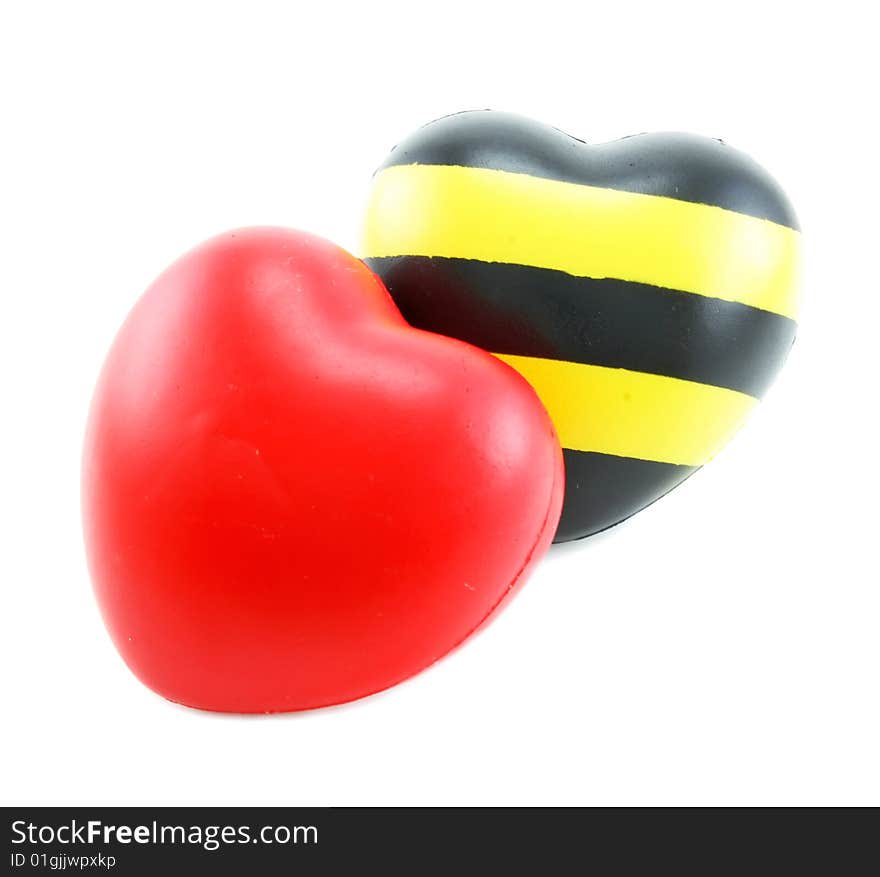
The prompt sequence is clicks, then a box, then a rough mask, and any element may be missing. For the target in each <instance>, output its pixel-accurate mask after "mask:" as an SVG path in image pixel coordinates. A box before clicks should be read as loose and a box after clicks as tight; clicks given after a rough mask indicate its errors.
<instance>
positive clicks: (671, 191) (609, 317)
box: [363, 111, 800, 541]
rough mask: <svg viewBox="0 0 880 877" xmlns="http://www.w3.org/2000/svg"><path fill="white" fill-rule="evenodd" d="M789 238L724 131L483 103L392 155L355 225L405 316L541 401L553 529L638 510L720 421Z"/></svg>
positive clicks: (786, 225) (700, 455)
mask: <svg viewBox="0 0 880 877" xmlns="http://www.w3.org/2000/svg"><path fill="white" fill-rule="evenodd" d="M799 249H800V234H799V232H798V230H797V221H796V219H795V216H794V213H793V211H792V208H791V206H790V205H789V203H788V201H787V199H786V197H785V195H784V194H783V192H782V191H781V189H780V188H779V186H778V185H777V184H776V182H775V181H774V180H773V179H772V178H771V177H770V176H769V174H767V172H766V171H764V170H763V169H762V168H761V167H759V166H758V165H757V164H755V163H754V162H753V161H752V160H751V159H750V158H748V157H747V156H746V155H744V154H743V153H740V152H738V151H736V150H734V149H732V148H731V147H729V146H727V145H725V144H723V143H721V142H720V141H717V140H711V139H707V138H702V137H697V136H693V135H688V134H642V135H638V136H635V137H627V138H624V139H623V140H619V141H616V142H613V143H606V144H601V145H597V146H590V145H587V144H585V143H583V142H582V141H580V140H576V139H574V138H572V137H569V136H568V135H566V134H563V133H562V132H560V131H557V130H556V129H554V128H549V127H546V126H544V125H541V124H538V123H536V122H533V121H530V120H528V119H524V118H521V117H518V116H513V115H508V114H506V113H498V112H490V111H480V112H469V113H460V114H458V115H454V116H448V117H446V118H444V119H440V120H438V121H436V122H433V123H431V124H429V125H427V126H425V127H424V128H422V129H420V130H419V131H417V132H416V133H415V134H414V135H412V136H411V137H410V138H409V139H408V140H406V141H404V142H403V143H402V144H400V145H399V146H397V147H396V148H395V149H394V150H393V151H392V153H391V155H390V156H389V158H388V159H387V161H386V162H385V164H384V165H383V166H382V167H381V168H380V170H379V171H378V173H377V174H376V177H375V179H374V185H373V188H372V192H371V196H370V201H369V205H368V209H367V215H366V222H365V229H364V241H363V255H364V257H365V259H366V262H367V264H368V265H369V266H370V267H371V268H372V269H373V270H374V271H375V272H376V273H377V274H378V275H379V276H380V277H381V278H382V280H383V281H384V282H385V284H386V285H387V287H388V289H389V291H390V292H391V295H392V296H393V297H394V299H395V301H396V302H397V304H398V306H399V307H400V309H401V311H402V312H403V314H404V316H405V317H406V318H407V319H408V320H409V322H410V323H412V324H413V325H415V326H418V327H420V328H424V329H429V330H431V331H434V332H440V333H443V334H446V335H452V336H455V337H457V338H461V339H464V340H465V341H469V342H471V343H472V344H476V345H478V346H480V347H483V348H485V349H486V350H489V351H491V352H492V353H494V354H496V355H497V356H498V357H500V358H501V359H503V360H504V361H505V362H508V363H509V364H510V365H511V366H513V367H514V368H515V369H516V370H517V371H519V372H520V373H521V374H522V375H523V376H524V377H525V378H526V379H527V380H528V381H530V383H531V384H532V386H533V387H534V388H535V390H536V391H537V393H538V395H539V396H540V397H541V399H542V400H543V402H544V404H545V405H546V406H547V409H548V411H549V412H550V414H551V416H552V418H553V421H554V423H555V424H556V429H557V432H558V434H559V439H560V441H561V443H562V446H563V449H564V452H565V465H566V497H565V506H564V511H563V514H562V521H561V523H560V525H559V530H558V532H557V535H556V540H557V541H565V540H569V539H577V538H579V537H582V536H587V535H590V534H591V533H596V532H598V531H599V530H602V529H605V528H606V527H610V526H612V525H613V524H616V523H618V522H619V521H622V520H623V519H624V518H627V517H629V516H630V515H632V514H634V513H636V512H637V511H639V510H640V509H643V508H644V507H645V506H647V505H649V504H650V503H651V502H653V501H654V500H655V499H657V498H658V497H660V496H662V495H663V494H664V493H666V492H667V491H669V490H671V489H672V488H673V487H675V486H676V485H677V484H680V483H681V482H682V481H684V479H685V478H687V477H688V475H690V474H691V473H692V472H694V471H695V470H696V469H697V468H699V467H700V466H702V465H703V464H704V463H706V462H707V461H708V460H710V459H711V458H712V457H713V456H714V455H715V453H716V452H717V451H718V450H719V449H720V448H721V447H722V446H723V445H724V443H725V442H726V441H727V440H728V439H729V438H730V437H731V436H732V435H733V433H734V432H735V431H736V430H737V428H738V427H739V426H740V424H741V423H742V422H743V420H744V419H745V417H746V416H747V415H748V413H749V411H750V410H751V409H752V407H753V406H754V405H755V404H756V402H757V400H758V399H759V398H760V396H761V395H762V393H763V392H764V391H765V390H766V388H767V386H768V385H769V384H770V382H771V381H772V380H773V378H774V377H775V375H776V374H777V372H778V371H779V369H780V367H781V366H782V364H783V361H784V360H785V357H786V354H787V353H788V350H789V348H790V347H791V344H792V341H793V340H794V337H795V330H796V325H795V316H796V310H797V296H796V287H797V271H798V261H799V258H798V257H799Z"/></svg>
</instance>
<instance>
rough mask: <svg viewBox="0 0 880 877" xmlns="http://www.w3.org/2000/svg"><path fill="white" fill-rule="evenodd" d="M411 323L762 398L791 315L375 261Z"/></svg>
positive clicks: (791, 330)
mask: <svg viewBox="0 0 880 877" xmlns="http://www.w3.org/2000/svg"><path fill="white" fill-rule="evenodd" d="M366 261H367V264H368V265H369V266H370V268H371V269H372V270H373V271H375V272H376V273H377V274H378V275H379V276H380V277H381V278H382V280H383V281H384V283H385V285H386V286H387V287H388V290H389V291H390V293H391V295H392V297H393V298H394V300H395V302H397V305H398V307H399V308H400V310H401V312H402V313H403V315H404V317H405V318H406V319H407V321H408V322H409V323H410V324H411V325H413V326H416V327H418V328H420V329H429V330H430V331H432V332H438V333H440V334H441V335H451V336H453V337H455V338H461V339H462V340H463V341H468V342H470V343H471V344H474V345H476V346H477V347H482V348H483V349H484V350H490V351H492V352H493V353H508V354H517V355H519V356H538V357H542V358H544V359H560V360H566V361H568V362H580V363H586V364H590V365H602V366H608V367H611V368H627V369H631V370H633V371H641V372H650V373H652V374H658V375H666V376H668V377H674V378H682V379H684V380H688V381H697V382H699V383H701V384H712V385H713V386H716V387H727V388H729V389H731V390H739V391H740V392H743V393H748V394H749V395H752V396H760V395H761V394H762V393H763V392H764V390H765V389H766V388H767V386H768V385H769V384H770V382H771V381H772V380H773V378H774V377H775V376H776V374H777V372H778V371H779V369H780V368H781V367H782V364H783V362H784V361H785V357H786V355H787V353H788V351H789V349H790V347H791V343H792V341H793V340H794V336H795V331H796V328H797V326H796V324H795V322H794V321H793V320H790V319H788V318H787V317H782V316H779V315H778V314H772V313H770V312H769V311H762V310H759V309H758V308H752V307H749V306H748V305H743V304H737V303H735V302H728V301H722V300H721V299H716V298H707V297H706V296H702V295H693V294H691V293H688V292H678V291H676V290H672V289H664V288H662V287H658V286H648V285H645V284H641V283H630V282H627V281H624V280H611V279H601V280H595V279H592V278H589V277H572V276H571V275H570V274H565V273H563V272H561V271H552V270H549V269H546V268H530V267H526V266H524V265H507V264H503V263H500V262H477V261H471V260H467V259H442V258H429V257H427V256H395V257H391V258H384V259H367V260H366Z"/></svg>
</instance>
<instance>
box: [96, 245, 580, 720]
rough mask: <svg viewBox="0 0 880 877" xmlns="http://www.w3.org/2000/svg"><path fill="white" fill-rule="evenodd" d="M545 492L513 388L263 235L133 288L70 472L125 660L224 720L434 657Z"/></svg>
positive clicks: (336, 252)
mask: <svg viewBox="0 0 880 877" xmlns="http://www.w3.org/2000/svg"><path fill="white" fill-rule="evenodd" d="M562 489H563V475H562V457H561V452H560V449H559V444H558V441H557V439H556V436H555V434H554V431H553V426H552V423H551V422H550V420H549V418H548V417H547V414H546V412H545V410H544V408H543V406H542V405H541V403H540V402H539V400H538V399H537V397H536V396H535V394H534V392H533V390H532V388H531V387H530V386H529V385H528V384H527V383H526V382H525V381H524V380H523V379H522V378H521V377H520V376H519V375H518V374H517V373H516V372H515V371H514V370H513V369H511V368H509V367H508V366H507V365H505V364H504V363H502V362H500V361H499V360H497V359H496V358H494V357H491V356H489V355H488V354H486V353H485V352H483V351H481V350H478V349H476V348H474V347H471V346H470V345H468V344H465V343H462V342H460V341H457V340H454V339H451V338H445V337H441V336H439V335H432V334H429V333H427V332H423V331H419V330H416V329H413V328H412V327H410V326H409V325H407V324H406V322H405V321H404V320H403V319H402V317H401V316H400V314H399V312H398V311H397V309H396V308H395V306H394V304H393V303H392V301H391V299H390V298H389V296H388V294H387V292H386V290H385V289H384V288H383V286H382V284H381V283H380V282H379V281H378V280H377V278H376V277H375V276H374V275H373V274H372V273H371V272H370V271H369V270H368V269H367V268H366V267H365V266H364V264H363V263H362V262H360V261H359V260H357V259H355V258H354V257H353V256H351V255H349V254H348V253H346V252H344V251H343V250H341V249H339V248H338V247H336V246H334V245H333V244H330V243H328V242H326V241H323V240H321V239H319V238H315V237H312V236H309V235H306V234H302V233H298V232H292V231H287V230H282V229H250V230H244V231H238V232H232V233H229V234H224V235H221V236H219V237H217V238H215V239H213V240H210V241H208V242H207V243H205V244H203V245H201V246H200V247H198V248H196V249H195V250H193V251H192V252H190V253H189V254H187V255H185V256H184V257H183V258H181V259H180V260H179V261H177V262H176V263H175V264H174V265H172V266H171V267H170V268H169V269H168V270H167V271H166V272H165V273H164V274H163V275H162V276H161V277H160V278H159V279H158V280H157V281H156V282H155V283H154V284H153V286H152V287H151V288H150V289H149V290H148V291H147V292H146V293H145V294H144V296H143V297H142V298H141V299H140V300H139V302H138V303H137V305H136V306H135V308H134V309H133V311H132V312H131V314H130V315H129V317H128V319H127V321H126V322H125V324H124V326H123V327H122V329H121V330H120V332H119V335H118V336H117V338H116V340H115V342H114V344H113V347H112V349H111V351H110V353H109V355H108V357H107V360H106V363H105V365H104V368H103V371H102V373H101V377H100V380H99V383H98V386H97V389H96V392H95V396H94V400H93V403H92V409H91V413H90V419H89V426H88V431H87V438H86V443H85V452H84V466H83V509H84V524H85V536H86V546H87V551H88V557H89V563H90V568H91V572H92V577H93V581H94V586H95V590H96V593H97V597H98V601H99V604H100V607H101V610H102V613H103V616H104V619H105V621H106V624H107V626H108V628H109V630H110V633H111V635H112V638H113V640H114V642H115V644H116V646H117V648H118V649H119V651H120V653H121V654H122V656H123V658H124V659H125V661H126V662H127V664H128V665H129V667H130V668H131V669H132V670H133V671H134V673H135V674H136V675H137V676H138V677H139V678H140V679H141V680H142V681H143V682H144V683H146V684H147V685H148V686H149V687H150V688H152V689H154V690H155V691H157V692H158V693H159V694H161V695H163V696H164V697H166V698H169V699H170V700H173V701H177V702H180V703H183V704H187V705H189V706H194V707H200V708H203V709H209V710H222V711H234V712H272V711H286V710H299V709H307V708H311V707H320V706H324V705H329V704H335V703H341V702H343V701H349V700H352V699H355V698H359V697H363V696H365V695H368V694H370V693H372V692H376V691H379V690H380V689H384V688H387V687H388V686H391V685H393V684H395V683H397V682H400V681H401V680H403V679H405V678H407V677H408V676H411V675H412V674H414V673H416V672H418V671H419V670H422V669H423V668H425V667H427V666H428V665H429V664H431V663H432V662H434V661H436V660H437V659H438V658H440V657H441V656H443V655H444V654H446V653H447V652H448V651H449V650H450V649H452V648H453V647H455V646H456V645H457V644H459V643H460V642H461V641H462V640H464V639H465V638H466V637H467V636H468V635H469V634H470V633H472V632H473V631H474V630H475V629H476V628H477V627H478V626H480V625H481V624H482V623H483V621H485V619H486V618H487V617H488V616H489V615H490V614H491V613H492V612H493V611H494V610H495V609H496V608H497V607H498V606H499V604H500V603H501V602H502V601H503V600H504V599H505V598H506V597H507V596H508V595H509V594H510V593H511V591H512V590H513V589H514V588H515V586H516V585H517V584H518V583H520V582H521V581H522V580H523V579H524V577H525V576H526V575H527V573H528V571H529V569H530V568H531V566H532V565H533V564H534V563H535V562H536V561H537V559H538V558H540V557H541V555H542V554H543V553H544V551H545V550H546V548H547V546H548V544H549V542H550V540H551V538H552V535H553V532H554V530H555V528H556V524H557V520H558V516H559V511H560V506H561V501H562Z"/></svg>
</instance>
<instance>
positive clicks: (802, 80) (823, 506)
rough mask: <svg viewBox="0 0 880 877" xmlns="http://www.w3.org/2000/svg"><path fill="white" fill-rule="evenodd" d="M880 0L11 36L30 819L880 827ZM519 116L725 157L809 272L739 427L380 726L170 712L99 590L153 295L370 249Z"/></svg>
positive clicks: (18, 635) (10, 634)
mask: <svg viewBox="0 0 880 877" xmlns="http://www.w3.org/2000/svg"><path fill="white" fill-rule="evenodd" d="M869 10H870V4H867V3H847V2H837V3H834V4H811V3H803V2H801V3H793V4H781V3H779V4H774V3H770V2H761V3H748V2H739V3H737V4H723V5H721V6H718V5H717V4H711V3H703V2H700V3H675V2H663V3H653V2H652V3H635V2H633V3H625V4H619V3H613V2H606V3H601V4H592V3H585V2H580V3H572V2H568V3H555V2H548V0H542V2H541V3H539V4H517V3H511V2H505V3H496V2H491V3H490V2H483V3H477V2H469V3H466V4H465V3H453V2H444V3H439V4H437V3H435V4H420V3H413V2H409V3H399V4H397V3H382V2H370V3H356V4H350V5H345V6H344V5H341V4H333V3H330V2H325V3H318V4H311V3H298V2H289V3H278V4H265V3H259V2H241V3H236V4H226V3H218V2H211V3H205V4H196V3H186V2H174V3H168V4H165V3H159V2H155V0H154V2H151V3H142V4H134V3H118V2H113V3H105V4H98V3H89V2H76V3H57V4H50V3H40V2H25V0H22V2H11V3H5V4H4V5H3V12H2V19H0V89H2V112H0V120H2V125H3V129H4V133H3V135H2V139H0V152H2V160H0V224H2V225H0V232H2V234H0V295H2V311H0V332H2V339H0V341H2V343H0V358H2V362H0V375H2V381H3V385H2V409H0V411H2V415H0V416H2V431H0V442H2V456H0V460H2V465H3V472H2V482H0V502H2V522H0V523H2V529H0V534H2V550H0V584H2V600H3V610H2V626H3V629H2V649H3V660H2V672H3V676H4V681H3V691H2V703H3V709H4V718H3V720H2V726H0V734H2V736H3V738H4V742H3V746H2V751H3V759H4V762H5V764H4V765H3V769H2V780H0V787H2V799H3V803H6V804H26V803H33V804H64V803H72V804H89V803H105V804H386V803H401V804H458V803H477V804H543V803H546V804H566V803H581V804H586V803H659V804H663V803H670V804H674V803H707V804H715V803H860V802H861V803H868V802H873V803H878V802H880V744H878V741H880V708H878V670H880V636H878V627H880V624H878V623H880V596H878V575H877V544H876V543H877V537H876V525H877V514H876V508H877V505H876V503H877V500H876V494H877V490H878V478H877V475H878V466H877V454H878V447H877V445H878V429H877V414H876V411H877V378H878V369H877V341H876V332H877V325H878V318H880V308H878V293H880V281H878V267H877V260H878V244H877V236H878V231H880V226H878V205H880V188H878V167H880V159H878V153H877V144H878V137H877V135H878V133H880V132H878V130H877V122H876V117H877V98H876V86H877V83H878V69H877V61H876V58H877V49H876V30H875V25H873V24H871V23H870V22H869V15H870V14H871V13H870V11H869ZM482 107H492V108H496V109H504V110H510V111H514V112H519V113H522V114H525V115H529V116H533V117H535V118H537V119H540V120H542V121H545V122H548V123H550V124H553V125H555V126H557V127H560V128H562V129H563V130H566V131H568V132H570V133H572V134H574V135H577V136H580V137H583V138H586V139H588V140H592V141H602V140H607V139H612V138H616V137H619V136H622V135H626V134H630V133H636V132H640V131H650V130H663V129H667V130H668V129H678V130H688V131H694V132H697V133H701V134H705V135H710V136H714V137H722V138H724V139H725V140H727V141H728V142H729V143H731V144H733V145H735V146H737V147H739V148H741V149H744V150H745V151H747V152H749V153H751V154H752V155H753V156H754V157H755V158H757V159H758V160H759V161H760V162H761V163H762V164H764V165H765V166H766V167H767V168H768V169H769V170H770V171H771V172H772V173H773V174H775V175H776V176H777V178H778V179H779V180H780V182H781V183H782V184H783V186H784V187H785V188H786V189H787V191H788V192H789V195H790V196H791V198H792V200H793V202H794V204H795V206H796V208H797V209H798V212H799V214H800V218H801V220H802V224H803V227H804V230H805V241H806V250H807V275H806V290H805V292H806V303H805V308H804V311H803V317H802V323H801V333H800V338H799V341H798V343H797V345H796V346H795V350H794V352H793V354H792V356H791V357H790V360H789V363H788V366H787V368H786V371H785V373H784V374H783V376H782V378H781V379H780V380H779V381H778V383H777V384H776V386H775V387H774V389H773V391H772V392H771V393H770V394H769V397H768V398H767V399H766V402H765V404H763V405H762V406H761V407H760V408H759V410H758V412H757V414H756V415H755V416H754V417H753V418H752V420H751V422H750V423H749V424H748V426H747V427H746V429H745V431H744V432H743V433H742V434H741V435H740V436H738V437H737V438H736V439H735V441H734V442H733V443H732V444H731V445H730V447H729V448H728V449H727V450H725V451H724V452H723V453H722V454H721V455H720V456H719V457H718V458H717V459H716V460H715V461H714V462H713V463H712V464H711V465H710V466H709V467H708V468H706V469H705V470H703V471H702V472H700V473H699V474H698V475H696V476H695V477H694V478H692V479H691V480H690V481H689V482H688V483H687V484H685V485H684V486H682V487H681V488H680V489H679V490H677V491H675V492H674V493H673V494H671V495H670V496H669V497H667V498H666V499H664V500H663V501H661V502H659V503H657V504H656V505H655V506H653V507H652V508H650V509H648V510H647V511H645V512H643V513H642V514H640V515H638V516H637V517H636V518H634V519H633V520H631V521H630V522H629V523H626V524H624V525H622V526H620V527H618V528H616V529H614V530H612V531H610V532H608V533H606V534H603V535H601V536H599V537H596V538H593V539H590V540H588V541H586V542H582V543H579V544H574V545H569V546H565V547H557V548H555V549H553V550H552V551H551V552H550V554H549V555H548V557H547V559H546V560H545V562H544V563H543V565H542V566H541V567H540V568H539V569H538V571H537V572H536V573H535V575H534V576H533V578H532V580H531V581H530V582H529V583H528V585H527V586H526V587H525V589H524V590H523V591H522V593H521V595H520V596H519V597H518V599H516V600H515V601H514V602H513V604H512V605H511V606H510V608H509V609H508V610H507V611H506V612H505V613H503V614H502V615H501V617H500V618H499V619H497V621H496V622H495V624H493V625H491V626H490V627H489V628H488V629H487V630H486V631H485V632H484V633H483V634H481V635H480V636H478V637H477V638H476V639H474V640H473V641H471V642H470V643H469V644H467V646H466V647H465V648H462V649H461V650H459V651H458V652H457V653H455V654H454V655H453V656H452V657H450V658H448V659H447V660H445V661H442V662H441V663H440V664H439V665H438V666H436V667H434V668H433V669H431V670H429V671H428V672H426V673H424V674H422V675H421V676H419V677H417V678H416V679H414V680H412V681H411V682H409V683H406V684H404V685H402V686H399V687H398V688H396V689H394V690H391V691H389V692H387V693H385V694H382V695H379V696H376V697H372V698H369V699H367V700H365V701H361V702H359V703H356V704H354V705H350V706H345V707H340V708H335V709H329V710H324V711H318V712H314V713H307V714H295V715H289V716H280V717H262V718H241V717H224V716H217V715H210V714H203V713H200V712H196V711H192V710H188V709H185V708H182V707H178V706H174V705H172V704H170V703H166V702H165V701H163V700H162V699H160V698H159V697H157V696H155V695H153V694H152V693H150V692H149V691H148V690H147V689H145V688H144V687H142V686H141V684H140V683H139V682H137V681H136V680H135V679H134V677H133V676H131V674H130V673H129V672H128V670H127V669H126V668H125V667H124V665H123V664H122V662H121V660H120V659H119V658H118V657H117V655H116V653H115V651H114V649H113V647H112V645H111V643H110V640H109V638H108V637H107V635H106V634H105V632H104V629H103V626H102V624H101V621H100V618H99V615H98V612H97V610H96V607H95V605H94V601H93V598H92V594H91V590H90V585H89V581H88V576H87V573H86V569H85V563H84V556H83V549H82V545H81V535H80V523H79V455H80V446H81V440H82V433H83V426H84V421H85V414H86V410H87V405H88V401H89V397H90V393H91V389H92V386H93V383H94V380H95V378H96V375H97V372H98V369H99V367H100V364H101V361H102V359H103V356H104V354H105V352H106V350H107V347H108V345H109V343H110V341H111V339H112V337H113V335H114V333H115V331H116V329H117V328H118V326H119V324H120V323H121V321H122V319H123V318H124V316H125V314H126V312H127V311H128V309H129V308H130V307H131V305H132V304H133V302H134V301H135V299H136V297H137V296H138V295H139V294H140V292H141V291H142V290H143V289H144V288H145V287H146V286H147V284H148V283H149V282H150V281H151V280H152V279H153V277H154V276H155V275H156V274H157V273H158V272H159V271H160V270H161V269H162V268H164V267H165V265H166V264H168V263H169V262H170V261H171V260H172V259H173V258H175V257H176V256H177V255H178V254H179V253H181V252H182V251H184V250H186V249H188V248H189V247H191V246H192V245H194V244H195V243H197V242H199V241H200V240H202V239H203V238H205V237H208V236H209V235H211V234H213V233H215V232H219V231H222V230H224V229H227V228H230V227H235V226H242V225H248V224H255V223H259V224H281V225H288V226H294V227H299V228H303V229H308V230H311V231H314V232H317V233H319V234H323V235H324V236H327V237H330V238H332V239H334V240H336V241H337V242H338V243H340V244H342V245H343V246H346V247H348V248H350V249H356V247H357V242H358V226H359V219H360V212H361V209H362V206H363V203H364V199H365V196H366V192H367V188H368V185H369V181H370V175H371V173H372V172H373V170H374V168H375V167H376V166H377V165H378V164H379V163H380V162H381V161H382V160H383V158H384V157H385V155H386V153H387V151H388V150H389V149H390V148H391V147H392V146H393V145H394V144H395V143H396V142H397V141H398V140H400V139H402V138H403V137H405V136H406V135H407V134H408V133H409V132H410V131H412V130H413V129H414V128H415V127H417V126H419V125H421V124H422V123H424V122H427V121H429V120H431V119H433V118H435V117H437V116H441V115H444V114H447V113H450V112H454V111H457V110H461V109H468V108H482Z"/></svg>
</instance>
